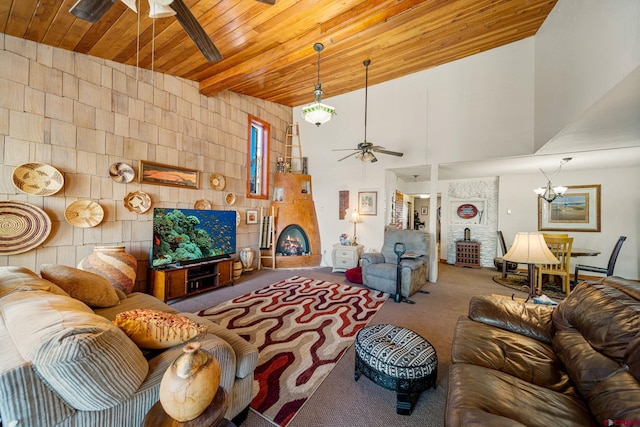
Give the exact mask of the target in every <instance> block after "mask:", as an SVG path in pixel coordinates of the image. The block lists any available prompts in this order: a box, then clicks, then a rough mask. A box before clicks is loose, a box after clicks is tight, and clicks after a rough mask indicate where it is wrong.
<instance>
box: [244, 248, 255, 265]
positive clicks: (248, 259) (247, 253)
mask: <svg viewBox="0 0 640 427" xmlns="http://www.w3.org/2000/svg"><path fill="white" fill-rule="evenodd" d="M254 256H255V253H254V252H253V249H251V248H244V249H242V250H240V261H242V270H243V271H252V270H253V258H254Z"/></svg>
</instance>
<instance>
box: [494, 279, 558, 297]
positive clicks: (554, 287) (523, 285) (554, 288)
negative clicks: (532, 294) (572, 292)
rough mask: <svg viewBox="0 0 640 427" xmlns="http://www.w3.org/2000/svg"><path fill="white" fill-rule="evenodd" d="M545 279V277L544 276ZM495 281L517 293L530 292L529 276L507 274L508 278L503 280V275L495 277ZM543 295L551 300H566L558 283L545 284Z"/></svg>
mask: <svg viewBox="0 0 640 427" xmlns="http://www.w3.org/2000/svg"><path fill="white" fill-rule="evenodd" d="M543 278H544V276H543ZM493 281H494V282H496V283H498V284H500V285H502V286H506V287H507V288H511V289H514V290H517V291H523V292H529V281H528V280H527V276H524V275H518V274H507V278H506V279H503V278H502V275H501V274H500V275H498V276H494V277H493ZM542 293H543V294H544V295H546V296H548V297H549V298H555V299H560V300H561V299H564V297H565V293H564V292H563V291H562V284H558V283H556V282H550V283H545V284H544V285H542Z"/></svg>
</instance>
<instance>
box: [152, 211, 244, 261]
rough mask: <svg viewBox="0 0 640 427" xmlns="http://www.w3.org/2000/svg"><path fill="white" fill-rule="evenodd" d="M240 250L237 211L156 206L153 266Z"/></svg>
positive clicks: (222, 255)
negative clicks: (237, 238)
mask: <svg viewBox="0 0 640 427" xmlns="http://www.w3.org/2000/svg"><path fill="white" fill-rule="evenodd" d="M235 252H236V211H217V210H198V209H176V208H154V210H153V249H152V251H151V257H152V266H153V267H156V268H160V267H169V266H175V265H186V264H191V263H195V262H199V261H206V260H212V259H216V258H225V257H228V256H230V255H232V254H234V253H235Z"/></svg>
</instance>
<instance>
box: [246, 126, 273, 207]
mask: <svg viewBox="0 0 640 427" xmlns="http://www.w3.org/2000/svg"><path fill="white" fill-rule="evenodd" d="M269 133H270V126H269V123H266V122H263V121H262V120H260V119H259V118H257V117H254V116H251V115H250V116H249V137H248V150H247V153H248V158H247V197H248V198H253V199H268V198H269Z"/></svg>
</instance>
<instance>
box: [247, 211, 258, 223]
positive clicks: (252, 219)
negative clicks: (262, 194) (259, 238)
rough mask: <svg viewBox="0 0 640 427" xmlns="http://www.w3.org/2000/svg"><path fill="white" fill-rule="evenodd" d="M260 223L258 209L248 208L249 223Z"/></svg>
mask: <svg viewBox="0 0 640 427" xmlns="http://www.w3.org/2000/svg"><path fill="white" fill-rule="evenodd" d="M257 223H258V211H254V210H247V224H257Z"/></svg>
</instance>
